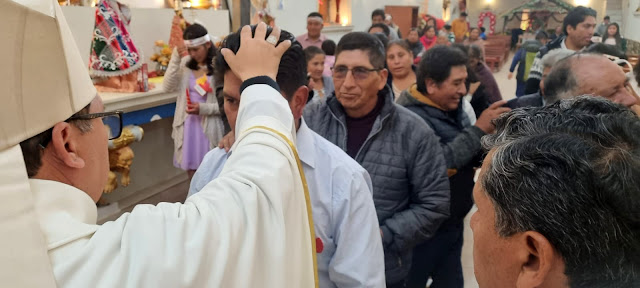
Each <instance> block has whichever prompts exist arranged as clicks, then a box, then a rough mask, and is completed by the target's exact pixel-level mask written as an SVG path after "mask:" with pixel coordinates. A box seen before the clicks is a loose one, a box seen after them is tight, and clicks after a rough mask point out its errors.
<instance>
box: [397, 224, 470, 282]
mask: <svg viewBox="0 0 640 288" xmlns="http://www.w3.org/2000/svg"><path fill="white" fill-rule="evenodd" d="M463 231H464V224H463V222H462V220H460V222H459V223H453V224H447V223H445V224H443V226H442V227H440V229H439V230H438V232H437V233H436V235H435V236H434V237H433V238H431V239H430V240H429V241H427V242H425V243H422V244H420V245H418V246H416V248H415V249H414V250H413V265H412V266H411V272H410V273H409V281H408V285H407V287H408V288H424V287H425V286H426V285H427V280H428V279H429V278H432V279H433V283H432V284H431V286H430V288H441V287H444V288H463V287H464V278H463V277H462V262H461V260H460V257H461V256H462V243H463V239H462V235H463Z"/></svg>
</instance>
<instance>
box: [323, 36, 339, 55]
mask: <svg viewBox="0 0 640 288" xmlns="http://www.w3.org/2000/svg"><path fill="white" fill-rule="evenodd" d="M322 51H324V54H325V55H329V56H333V55H336V42H333V40H331V39H327V40H324V41H322Z"/></svg>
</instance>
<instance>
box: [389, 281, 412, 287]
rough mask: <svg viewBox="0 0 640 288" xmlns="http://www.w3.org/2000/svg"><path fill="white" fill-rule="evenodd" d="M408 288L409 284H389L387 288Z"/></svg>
mask: <svg viewBox="0 0 640 288" xmlns="http://www.w3.org/2000/svg"><path fill="white" fill-rule="evenodd" d="M406 287H407V284H406V283H404V282H401V283H394V284H389V283H387V288H406Z"/></svg>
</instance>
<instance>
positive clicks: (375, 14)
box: [371, 9, 385, 20]
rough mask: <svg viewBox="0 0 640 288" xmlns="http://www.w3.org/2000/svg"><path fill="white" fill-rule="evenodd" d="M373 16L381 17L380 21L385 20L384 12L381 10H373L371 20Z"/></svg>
mask: <svg viewBox="0 0 640 288" xmlns="http://www.w3.org/2000/svg"><path fill="white" fill-rule="evenodd" d="M375 16H382V19H383V20H384V18H385V13H384V10H382V9H376V10H373V12H371V19H373V17H375Z"/></svg>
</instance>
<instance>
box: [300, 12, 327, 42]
mask: <svg viewBox="0 0 640 288" xmlns="http://www.w3.org/2000/svg"><path fill="white" fill-rule="evenodd" d="M323 27H324V19H323V18H322V14H320V13H318V12H311V13H309V16H307V33H305V34H302V35H300V36H298V37H296V40H298V42H300V44H302V49H304V48H307V47H309V46H316V47H318V48H321V49H322V42H324V40H327V37H326V36H325V35H324V34H322V28H323Z"/></svg>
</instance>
